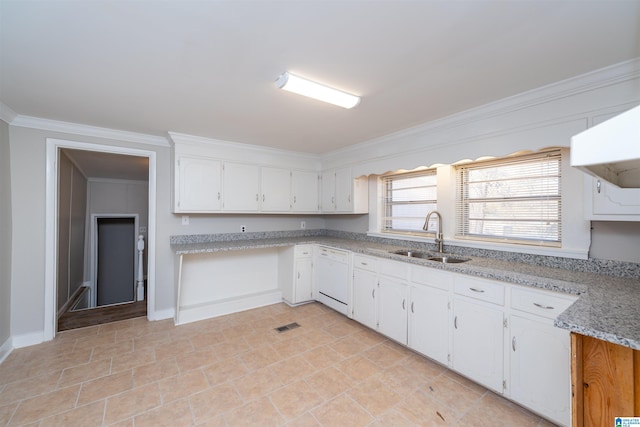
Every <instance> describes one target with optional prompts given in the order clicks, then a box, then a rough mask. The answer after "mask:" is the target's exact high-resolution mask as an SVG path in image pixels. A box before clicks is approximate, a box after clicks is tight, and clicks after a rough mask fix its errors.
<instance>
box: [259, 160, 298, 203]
mask: <svg viewBox="0 0 640 427" xmlns="http://www.w3.org/2000/svg"><path fill="white" fill-rule="evenodd" d="M260 175H261V178H262V179H261V189H262V200H261V201H262V211H264V212H288V211H289V210H290V209H291V171H289V170H287V169H277V168H262V169H261V172H260Z"/></svg>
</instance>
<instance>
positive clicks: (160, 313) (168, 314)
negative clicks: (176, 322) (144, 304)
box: [147, 308, 176, 321]
mask: <svg viewBox="0 0 640 427" xmlns="http://www.w3.org/2000/svg"><path fill="white" fill-rule="evenodd" d="M175 314H176V310H175V309H174V308H167V309H164V310H155V311H154V312H153V313H149V314H148V316H147V318H148V319H149V320H150V321H155V320H165V319H173V318H174V317H175Z"/></svg>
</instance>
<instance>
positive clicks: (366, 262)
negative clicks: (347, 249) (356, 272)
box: [353, 254, 378, 272]
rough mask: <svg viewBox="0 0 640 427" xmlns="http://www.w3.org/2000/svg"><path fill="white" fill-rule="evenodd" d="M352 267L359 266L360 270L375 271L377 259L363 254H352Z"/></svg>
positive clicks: (376, 269)
mask: <svg viewBox="0 0 640 427" xmlns="http://www.w3.org/2000/svg"><path fill="white" fill-rule="evenodd" d="M353 268H359V269H361V270H367V271H373V272H377V271H378V260H377V259H376V258H372V257H368V256H365V255H359V254H354V255H353Z"/></svg>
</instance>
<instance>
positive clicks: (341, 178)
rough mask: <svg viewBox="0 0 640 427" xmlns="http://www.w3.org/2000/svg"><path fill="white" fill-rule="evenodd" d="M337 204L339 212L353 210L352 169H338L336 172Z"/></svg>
mask: <svg viewBox="0 0 640 427" xmlns="http://www.w3.org/2000/svg"><path fill="white" fill-rule="evenodd" d="M335 181H336V182H335V188H336V190H335V192H336V196H335V206H336V211H337V212H351V211H353V199H352V197H351V196H352V194H351V192H352V188H353V178H351V169H338V170H337V171H336V173H335Z"/></svg>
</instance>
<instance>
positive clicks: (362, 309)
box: [351, 268, 378, 329]
mask: <svg viewBox="0 0 640 427" xmlns="http://www.w3.org/2000/svg"><path fill="white" fill-rule="evenodd" d="M377 293H378V275H377V274H376V273H373V272H371V271H367V270H362V269H359V268H354V269H353V305H352V309H351V310H352V311H351V315H352V317H353V319H354V320H356V321H358V322H360V323H362V324H363V325H365V326H368V327H370V328H372V329H376V328H377V323H378V319H377V316H376V312H377V306H376V297H377Z"/></svg>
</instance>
